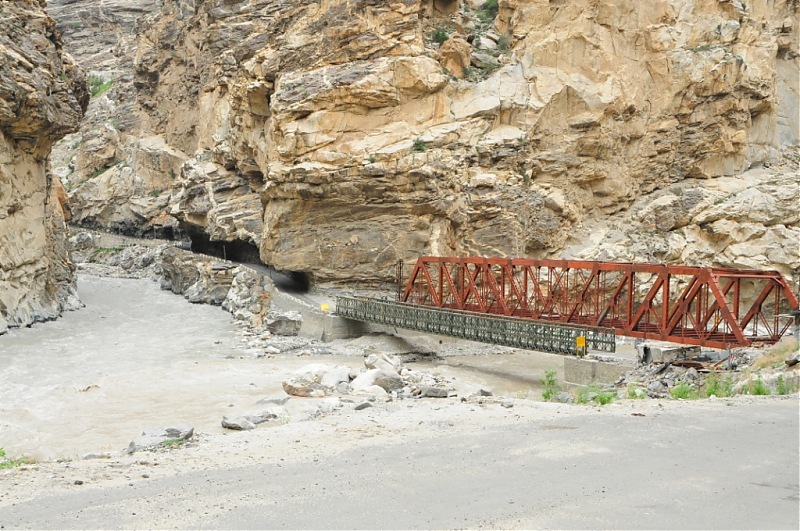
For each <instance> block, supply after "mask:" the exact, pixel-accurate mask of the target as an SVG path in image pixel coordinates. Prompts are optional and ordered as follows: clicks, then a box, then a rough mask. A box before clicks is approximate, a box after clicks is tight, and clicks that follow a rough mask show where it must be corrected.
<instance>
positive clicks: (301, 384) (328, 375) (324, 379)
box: [283, 363, 350, 397]
mask: <svg viewBox="0 0 800 531" xmlns="http://www.w3.org/2000/svg"><path fill="white" fill-rule="evenodd" d="M349 379H350V369H349V368H347V367H344V366H334V365H326V364H323V363H312V364H310V365H306V366H304V367H301V368H300V369H298V370H297V371H295V373H294V374H293V375H292V376H291V377H290V378H287V379H286V380H284V381H283V390H284V391H285V392H286V393H287V394H289V395H294V396H306V397H320V396H325V395H327V394H330V393H331V392H332V391H333V389H334V388H336V386H337V385H339V384H340V383H343V382H344V383H347V382H348V381H349Z"/></svg>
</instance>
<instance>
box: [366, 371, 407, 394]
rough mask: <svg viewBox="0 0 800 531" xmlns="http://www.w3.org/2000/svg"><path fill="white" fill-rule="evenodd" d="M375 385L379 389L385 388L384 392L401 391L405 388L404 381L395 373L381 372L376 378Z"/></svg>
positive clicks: (374, 379)
mask: <svg viewBox="0 0 800 531" xmlns="http://www.w3.org/2000/svg"><path fill="white" fill-rule="evenodd" d="M373 383H374V384H375V385H377V386H378V387H381V388H383V390H384V391H386V392H387V393H388V392H392V391H399V390H400V389H402V388H403V385H404V383H403V379H402V378H400V376H398V375H397V373H395V372H388V371H383V370H379V371H378V372H377V373H376V374H375V376H374V378H373Z"/></svg>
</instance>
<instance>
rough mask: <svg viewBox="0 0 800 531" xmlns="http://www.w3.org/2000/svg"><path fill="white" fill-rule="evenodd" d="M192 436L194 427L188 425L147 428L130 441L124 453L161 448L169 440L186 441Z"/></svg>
mask: <svg viewBox="0 0 800 531" xmlns="http://www.w3.org/2000/svg"><path fill="white" fill-rule="evenodd" d="M192 435H194V427H192V426H191V425H189V424H173V425H170V426H162V427H158V428H148V429H146V430H144V431H143V432H142V434H141V435H140V436H139V437H137V438H136V439H134V440H133V441H131V443H130V444H129V445H128V448H127V449H126V450H125V452H126V453H128V454H132V453H134V452H138V451H141V450H150V449H153V448H156V447H158V446H161V445H162V444H164V443H165V442H166V441H169V440H175V439H182V440H188V439H190V438H191V437H192Z"/></svg>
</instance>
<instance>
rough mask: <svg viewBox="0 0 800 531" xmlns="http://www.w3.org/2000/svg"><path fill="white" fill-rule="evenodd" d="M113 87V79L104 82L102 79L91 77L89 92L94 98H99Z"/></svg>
mask: <svg viewBox="0 0 800 531" xmlns="http://www.w3.org/2000/svg"><path fill="white" fill-rule="evenodd" d="M113 85H114V80H113V79H109V80H108V81H104V80H103V78H102V77H97V76H89V91H90V92H91V93H92V97H95V96H99V95H101V94H103V93H104V92H107V91H108V90H109V89H110V88H111V87H112V86H113Z"/></svg>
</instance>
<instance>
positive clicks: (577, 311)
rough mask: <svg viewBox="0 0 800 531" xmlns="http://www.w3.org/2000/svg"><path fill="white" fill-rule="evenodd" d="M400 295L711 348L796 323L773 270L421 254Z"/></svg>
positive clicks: (793, 305) (787, 293) (769, 335)
mask: <svg viewBox="0 0 800 531" xmlns="http://www.w3.org/2000/svg"><path fill="white" fill-rule="evenodd" d="M401 270H402V266H399V267H398V271H401ZM398 297H399V299H400V301H401V302H404V303H412V304H415V305H423V306H434V307H437V308H444V309H452V310H461V311H469V312H477V313H480V314H493V315H502V316H506V317H516V318H524V319H534V320H539V321H550V322H556V323H561V324H564V325H581V326H590V327H606V328H611V329H614V330H615V331H616V333H617V334H620V335H624V336H631V337H638V338H648V339H659V340H663V341H672V342H676V343H684V344H689V345H701V346H708V347H714V348H729V347H731V346H747V345H750V344H752V343H753V342H766V343H775V342H777V341H778V340H779V339H780V338H781V336H782V335H783V334H784V332H786V330H787V329H788V328H789V326H790V325H791V324H792V322H793V320H797V319H800V312H798V301H797V297H796V296H795V295H794V294H793V293H792V291H791V288H790V286H789V284H788V282H787V281H786V280H785V279H784V278H783V276H782V275H781V274H780V273H778V272H777V271H751V270H739V269H719V268H704V267H689V266H671V265H658V264H635V263H617V262H592V261H580V260H535V259H525V258H454V257H433V256H423V257H420V258H419V259H418V260H417V263H416V265H415V266H414V269H413V270H412V272H411V275H410V277H409V279H408V283H407V284H406V286H405V289H400V290H399V291H398Z"/></svg>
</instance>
